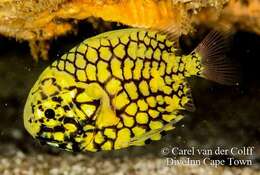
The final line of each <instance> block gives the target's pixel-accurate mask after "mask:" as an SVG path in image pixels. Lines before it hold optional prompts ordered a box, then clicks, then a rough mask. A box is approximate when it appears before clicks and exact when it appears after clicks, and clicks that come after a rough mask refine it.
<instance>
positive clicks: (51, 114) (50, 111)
mask: <svg viewBox="0 0 260 175" xmlns="http://www.w3.org/2000/svg"><path fill="white" fill-rule="evenodd" d="M44 115H45V117H47V118H48V119H53V118H54V117H55V112H54V110H53V109H47V110H46V111H45V112H44Z"/></svg>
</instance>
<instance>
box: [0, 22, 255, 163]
mask: <svg viewBox="0 0 260 175" xmlns="http://www.w3.org/2000/svg"><path fill="white" fill-rule="evenodd" d="M112 27H113V28H117V27H116V26H112ZM80 28H81V30H80V31H79V33H78V35H77V36H75V35H73V34H71V35H68V36H66V37H61V38H59V39H57V40H55V41H52V43H51V50H50V60H49V61H39V62H38V63H36V62H34V61H33V59H32V57H31V55H30V51H29V48H28V46H27V44H26V43H17V42H16V41H14V40H12V39H10V40H9V39H6V38H0V117H1V120H0V121H1V122H0V144H1V145H4V144H9V145H10V144H11V145H13V146H14V148H15V149H18V150H21V151H23V152H24V153H30V152H32V151H33V152H41V153H52V154H56V153H59V151H57V150H55V149H54V150H53V149H50V148H49V147H47V146H41V145H40V144H39V143H38V142H37V141H35V140H33V139H32V138H31V136H30V135H29V134H28V133H27V132H26V131H25V129H24V127H23V120H22V113H23V106H24V104H25V101H26V98H27V94H28V92H29V90H30V88H31V87H32V85H33V83H34V82H35V81H36V80H37V77H38V76H39V74H40V72H42V70H43V69H44V68H45V67H46V66H47V65H49V64H50V63H51V62H52V61H53V60H55V59H56V58H57V56H58V55H62V54H63V53H64V52H66V51H67V50H69V49H70V48H71V47H72V46H73V45H75V44H77V43H79V42H80V41H82V40H83V39H85V38H87V37H89V36H92V35H95V34H97V33H98V32H96V31H95V30H94V29H93V28H92V27H91V25H89V24H85V25H82V26H80ZM199 40H201V38H193V39H190V38H189V39H187V37H186V39H184V40H182V47H183V48H185V49H184V50H186V51H189V50H192V48H193V47H195V45H196V44H197V43H198V41H199ZM228 54H229V56H230V58H231V59H234V60H235V61H236V62H237V63H238V64H239V65H240V67H241V68H240V72H241V84H240V85H239V86H223V85H219V84H216V83H213V82H209V81H207V80H204V79H201V78H197V77H194V78H192V79H190V80H189V81H190V82H191V84H192V92H193V98H194V101H195V105H196V107H197V110H196V112H194V113H188V114H187V116H186V118H185V119H184V120H182V121H181V122H180V123H179V124H178V125H177V129H176V130H175V131H173V132H170V133H169V134H168V135H166V136H165V137H164V138H163V139H162V140H161V141H159V142H153V143H151V144H150V145H147V146H146V147H140V148H130V149H127V150H123V151H117V152H113V153H105V155H107V156H111V155H112V156H126V155H127V156H138V155H140V154H148V153H149V154H150V153H153V154H155V155H159V154H160V149H161V148H162V147H164V146H170V145H179V146H182V147H190V146H196V147H199V148H204V147H208V148H214V147H217V146H222V147H228V148H231V147H233V146H241V147H242V146H254V147H255V153H254V155H255V156H254V158H255V160H256V161H257V159H259V158H260V115H259V110H260V103H259V100H260V78H259V77H260V67H259V65H260V64H259V63H260V36H257V35H254V34H251V33H246V32H242V31H239V32H237V33H236V34H235V35H234V38H233V42H232V45H231V48H230V51H229V53H228ZM4 152H5V149H1V151H0V154H2V153H3V154H4ZM98 154H100V153H98Z"/></svg>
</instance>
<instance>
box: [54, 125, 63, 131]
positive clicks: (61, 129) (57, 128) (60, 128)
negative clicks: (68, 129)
mask: <svg viewBox="0 0 260 175" xmlns="http://www.w3.org/2000/svg"><path fill="white" fill-rule="evenodd" d="M53 130H54V131H55V132H65V128H64V127H63V126H55V127H54V128H53Z"/></svg>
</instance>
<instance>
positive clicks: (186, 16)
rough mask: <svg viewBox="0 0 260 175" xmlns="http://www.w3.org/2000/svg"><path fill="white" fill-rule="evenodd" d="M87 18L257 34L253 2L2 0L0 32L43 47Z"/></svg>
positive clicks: (259, 7)
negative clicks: (233, 29) (231, 28)
mask: <svg viewBox="0 0 260 175" xmlns="http://www.w3.org/2000/svg"><path fill="white" fill-rule="evenodd" d="M245 2H246V3H245ZM224 6H225V8H223V7H224ZM223 9H224V10H223ZM88 17H99V18H102V19H104V20H106V21H115V22H120V23H123V24H127V25H129V26H135V27H147V28H157V29H162V28H164V29H165V28H167V29H169V30H172V28H170V27H171V26H173V27H174V30H175V32H177V33H178V34H183V33H188V32H189V31H190V30H191V29H192V27H191V26H192V24H194V23H196V24H202V23H203V24H206V25H211V26H214V27H215V26H217V25H219V24H220V23H226V24H228V25H230V26H235V27H240V28H243V29H246V30H249V31H254V32H256V33H258V34H260V1H259V0H247V1H245V0H44V1H43V0H41V1H39V0H2V1H0V34H2V35H5V36H10V37H15V38H16V39H23V40H28V41H31V42H32V43H35V41H39V40H43V43H44V42H45V41H44V40H50V39H52V38H54V37H57V36H60V35H63V34H65V33H66V32H68V31H72V30H73V29H74V26H73V25H74V23H73V21H77V20H84V19H87V18H88ZM31 46H35V44H31ZM33 50H34V51H36V52H38V51H37V49H33ZM45 55H46V54H45Z"/></svg>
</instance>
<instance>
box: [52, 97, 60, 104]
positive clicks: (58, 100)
mask: <svg viewBox="0 0 260 175" xmlns="http://www.w3.org/2000/svg"><path fill="white" fill-rule="evenodd" d="M52 101H55V102H58V103H61V102H62V98H61V97H52Z"/></svg>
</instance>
